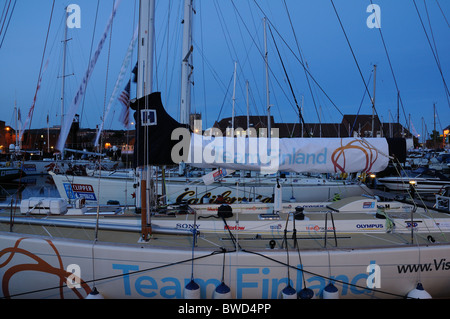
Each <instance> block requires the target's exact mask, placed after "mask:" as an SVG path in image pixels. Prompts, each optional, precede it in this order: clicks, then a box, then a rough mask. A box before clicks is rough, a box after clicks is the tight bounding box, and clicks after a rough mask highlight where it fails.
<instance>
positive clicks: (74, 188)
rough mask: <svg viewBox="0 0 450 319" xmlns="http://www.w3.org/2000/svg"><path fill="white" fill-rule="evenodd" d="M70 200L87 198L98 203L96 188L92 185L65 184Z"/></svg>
mask: <svg viewBox="0 0 450 319" xmlns="http://www.w3.org/2000/svg"><path fill="white" fill-rule="evenodd" d="M63 185H64V189H65V191H66V194H67V198H68V199H77V198H83V197H84V198H85V199H86V200H89V201H96V200H97V197H96V196H95V192H94V188H93V187H92V185H82V184H69V183H63Z"/></svg>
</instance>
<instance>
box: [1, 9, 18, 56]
mask: <svg viewBox="0 0 450 319" xmlns="http://www.w3.org/2000/svg"><path fill="white" fill-rule="evenodd" d="M16 3H17V0H15V1H14V5H13V7H12V9H11V13H10V15H9V19H8V24H7V25H6V29H5V32H4V34H3V39H2V42H1V43H0V49H1V48H2V46H3V41H5V38H6V32H7V31H8V28H9V23H10V22H11V18H12V15H13V13H14V8H15V7H16ZM5 19H6V16H5ZM3 23H4V22H3ZM2 28H3V26H2ZM0 35H1V31H0Z"/></svg>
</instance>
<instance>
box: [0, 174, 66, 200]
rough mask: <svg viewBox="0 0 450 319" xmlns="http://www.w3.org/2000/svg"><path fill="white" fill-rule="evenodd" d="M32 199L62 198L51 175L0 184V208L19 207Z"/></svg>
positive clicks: (28, 177) (29, 177)
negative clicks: (26, 200) (22, 202)
mask: <svg viewBox="0 0 450 319" xmlns="http://www.w3.org/2000/svg"><path fill="white" fill-rule="evenodd" d="M31 197H60V196H59V193H58V190H57V188H56V186H55V183H54V182H53V179H52V177H51V176H50V175H36V176H26V177H23V178H21V179H17V180H14V181H10V182H5V183H0V206H3V207H4V206H10V205H13V206H15V205H17V206H20V202H21V201H22V200H23V199H28V198H31Z"/></svg>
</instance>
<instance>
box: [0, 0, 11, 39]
mask: <svg viewBox="0 0 450 319" xmlns="http://www.w3.org/2000/svg"><path fill="white" fill-rule="evenodd" d="M9 3H10V4H11V0H10V1H9ZM6 4H7V2H6V1H5V5H4V6H3V10H2V15H1V16H0V22H1V21H2V20H3V16H4V14H5V10H6ZM5 18H6V16H5ZM0 34H1V33H0Z"/></svg>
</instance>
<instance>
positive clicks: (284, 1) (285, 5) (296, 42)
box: [283, 0, 320, 136]
mask: <svg viewBox="0 0 450 319" xmlns="http://www.w3.org/2000/svg"><path fill="white" fill-rule="evenodd" d="M283 3H284V7H285V9H286V13H287V15H288V19H289V24H290V26H291V30H292V33H293V34H294V39H295V44H296V45H297V50H298V54H299V56H300V60H301V61H302V63H304V60H303V54H302V50H301V47H300V45H299V43H298V39H297V34H296V33H295V30H294V25H293V24H292V19H291V14H290V13H289V9H288V7H287V4H286V0H283ZM305 65H306V67H308V63H307V62H306V63H305ZM303 71H304V72H305V77H306V81H307V83H308V88H309V92H310V93H311V98H312V101H313V104H314V108H315V110H316V113H317V112H318V111H317V104H316V99H315V97H314V94H313V91H312V87H311V81H310V80H309V76H308V73H307V72H306V70H305V69H303ZM317 118H318V119H319V121H320V116H319V114H318V113H317ZM302 120H303V115H302ZM306 131H307V134H308V136H309V131H308V129H307V130H306Z"/></svg>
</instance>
